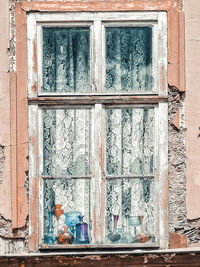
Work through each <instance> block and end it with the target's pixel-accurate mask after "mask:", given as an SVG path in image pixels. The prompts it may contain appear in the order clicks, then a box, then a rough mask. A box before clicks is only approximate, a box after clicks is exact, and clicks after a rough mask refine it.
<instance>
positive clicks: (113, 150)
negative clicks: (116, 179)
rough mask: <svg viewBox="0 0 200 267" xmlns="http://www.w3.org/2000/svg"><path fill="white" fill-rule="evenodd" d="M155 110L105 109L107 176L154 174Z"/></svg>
mask: <svg viewBox="0 0 200 267" xmlns="http://www.w3.org/2000/svg"><path fill="white" fill-rule="evenodd" d="M153 150H154V110H153V109H151V108H120V109H119V108H116V109H107V110H106V173H107V175H114V176H117V175H151V174H153Z"/></svg>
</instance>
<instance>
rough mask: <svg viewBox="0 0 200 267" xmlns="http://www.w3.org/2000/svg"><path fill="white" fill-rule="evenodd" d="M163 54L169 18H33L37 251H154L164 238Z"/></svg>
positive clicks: (158, 15) (33, 175)
mask: <svg viewBox="0 0 200 267" xmlns="http://www.w3.org/2000/svg"><path fill="white" fill-rule="evenodd" d="M166 50H167V44H166V13H165V12H148V13H147V12H146V13H145V12H112V13H109V12H96V13H90V12H85V13H84V12H82V13H76V12H74V13H70V12H69V13H60V14H53V13H52V14H50V13H37V12H35V13H34V14H29V15H28V55H29V57H28V67H29V77H28V78H29V84H28V94H29V136H30V146H29V151H30V164H29V171H30V179H32V180H34V179H36V183H38V186H39V196H38V197H39V207H38V209H39V215H40V216H39V217H40V220H39V232H38V238H39V239H38V240H39V241H38V242H39V244H40V245H41V247H48V248H52V247H55V248H58V247H61V248H63V247H66V248H69V247H71V248H73V247H79V246H80V245H81V247H118V246H122V247H144V246H150V247H154V246H155V247H158V246H159V244H160V239H162V238H166V237H163V236H162V228H163V224H164V222H163V219H162V214H163V212H165V210H164V208H163V207H162V205H161V203H162V201H163V197H162V189H163V186H164V182H163V181H164V177H165V175H164V169H165V168H164V166H166V165H167V89H166V88H167V86H166V84H167V80H166V65H167V53H166ZM34 57H37V70H38V71H37V75H35V73H34V72H33V71H32V69H33V68H34V64H35V63H34V60H33V58H34ZM36 84H37V86H36ZM36 87H37V90H36ZM33 137H34V138H37V140H38V147H37V151H34V148H33V146H32V145H31V138H33ZM32 212H33V211H32ZM34 212H37V211H34Z"/></svg>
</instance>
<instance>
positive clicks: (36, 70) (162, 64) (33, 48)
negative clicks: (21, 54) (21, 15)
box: [27, 12, 167, 97]
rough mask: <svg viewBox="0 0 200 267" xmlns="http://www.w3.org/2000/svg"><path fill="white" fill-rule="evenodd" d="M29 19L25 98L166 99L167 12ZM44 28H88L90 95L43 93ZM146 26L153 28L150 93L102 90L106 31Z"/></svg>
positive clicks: (36, 16)
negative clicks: (161, 97)
mask: <svg viewBox="0 0 200 267" xmlns="http://www.w3.org/2000/svg"><path fill="white" fill-rule="evenodd" d="M27 20H28V26H27V27H28V67H29V77H28V78H29V79H28V81H29V82H28V96H29V97H37V96H44V95H49V96H56V95H63V96H71V95H83V94H84V95H91V94H92V95H118V94H120V95H121V94H122V95H123V94H125V95H127V94H131V95H143V94H146V95H147V94H148V95H152V94H153V95H155V94H156V95H159V96H164V97H166V96H167V15H166V12H98V13H91V12H82V13H76V12H73V13H70V12H67V13H59V14H53V13H48V14H47V13H32V14H29V15H28V17H27ZM44 27H45V28H46V27H54V28H56V27H57V28H70V27H71V28H73V27H76V28H77V27H80V28H85V27H88V28H89V29H90V37H89V38H90V48H89V53H90V73H89V80H90V86H91V92H86V93H85V92H84V93H82V92H81V93H79V92H77V93H74V92H70V93H66V92H50V93H49V92H44V91H43V90H42V86H43V74H42V65H43V61H42V47H43V37H42V29H43V28H44ZM114 27H116V28H117V27H118V28H119V27H120V28H121V27H128V28H133V27H136V28H139V27H149V28H151V29H152V70H151V72H152V85H153V86H152V90H149V91H146V92H145V91H138V92H137V91H131V90H130V91H128V92H114V91H106V90H105V82H104V81H105V78H106V77H105V73H106V60H105V57H106V45H105V41H106V40H105V36H106V35H105V31H106V29H108V28H114Z"/></svg>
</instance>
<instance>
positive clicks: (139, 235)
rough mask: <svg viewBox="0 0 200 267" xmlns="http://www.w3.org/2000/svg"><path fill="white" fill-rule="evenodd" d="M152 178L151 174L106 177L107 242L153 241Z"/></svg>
mask: <svg viewBox="0 0 200 267" xmlns="http://www.w3.org/2000/svg"><path fill="white" fill-rule="evenodd" d="M155 206H156V197H155V182H154V180H153V179H151V178H141V179H139V178H132V179H131V178H122V179H119V178H115V179H113V178H109V179H107V182H106V237H105V238H106V242H108V243H111V244H116V243H125V244H127V243H128V244H130V243H147V242H150V243H154V242H155V241H156V239H155V234H156V209H155Z"/></svg>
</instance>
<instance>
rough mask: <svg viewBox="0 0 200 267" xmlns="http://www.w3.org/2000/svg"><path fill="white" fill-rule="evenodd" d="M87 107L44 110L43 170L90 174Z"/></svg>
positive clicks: (54, 173) (52, 173)
mask: <svg viewBox="0 0 200 267" xmlns="http://www.w3.org/2000/svg"><path fill="white" fill-rule="evenodd" d="M89 137H90V110H89V109H46V110H44V111H43V174H44V175H46V176H57V177H60V176H72V175H89V174H90V167H89V166H90V163H89V162H90V159H89V158H90V151H89V150H90V149H89V147H90V145H89V143H90V141H89Z"/></svg>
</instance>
